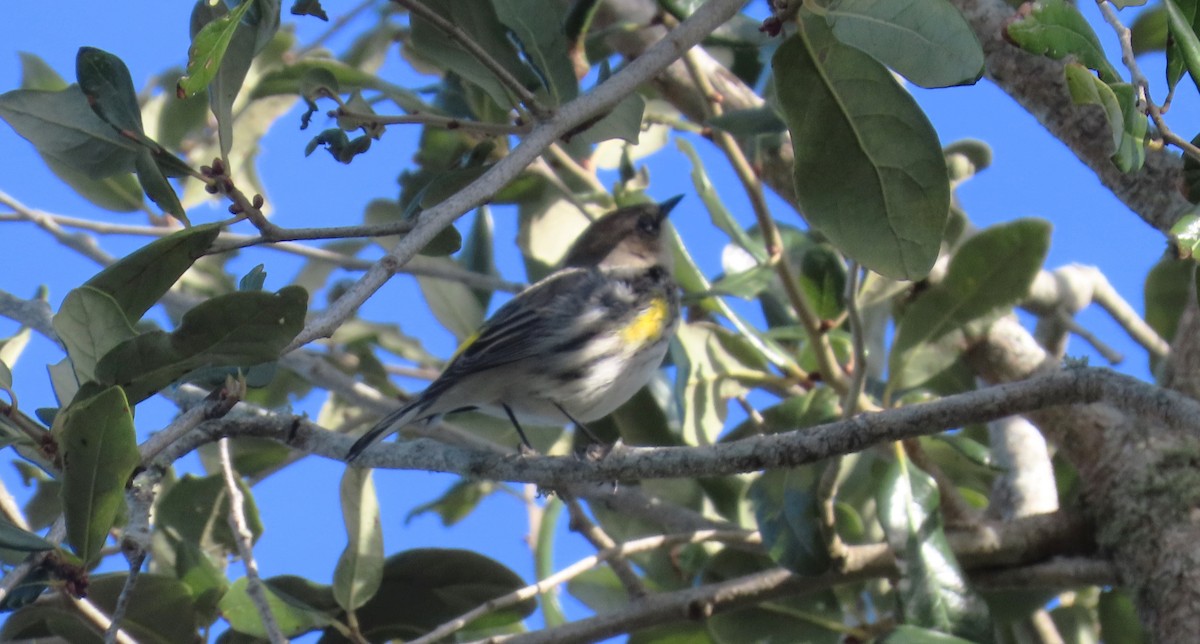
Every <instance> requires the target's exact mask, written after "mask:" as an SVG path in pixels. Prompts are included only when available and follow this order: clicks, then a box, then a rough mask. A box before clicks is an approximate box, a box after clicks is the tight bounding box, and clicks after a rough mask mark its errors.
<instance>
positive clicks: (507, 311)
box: [444, 269, 604, 375]
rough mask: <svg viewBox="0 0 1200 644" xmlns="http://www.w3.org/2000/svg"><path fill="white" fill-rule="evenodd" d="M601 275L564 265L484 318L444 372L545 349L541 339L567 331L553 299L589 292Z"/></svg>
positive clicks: (481, 366)
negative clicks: (567, 267)
mask: <svg viewBox="0 0 1200 644" xmlns="http://www.w3.org/2000/svg"><path fill="white" fill-rule="evenodd" d="M603 279H604V278H603V276H602V275H600V273H599V272H597V271H594V270H590V269H567V270H561V271H558V272H557V273H554V274H552V275H550V276H549V277H547V278H545V279H543V280H542V281H540V282H538V283H537V284H535V285H533V286H531V287H530V288H528V289H526V290H524V291H522V292H521V293H520V294H518V295H517V296H516V297H514V298H513V299H512V300H509V302H508V303H506V304H505V305H504V306H502V307H500V309H499V310H497V311H496V314H495V315H493V316H492V317H491V318H489V319H488V320H487V322H484V324H483V326H482V327H481V328H480V329H479V331H478V332H476V334H475V336H474V338H473V339H470V340H468V341H467V342H465V343H464V344H463V346H462V347H461V348H460V349H459V351H458V353H457V354H456V355H455V356H454V358H453V359H452V360H451V361H450V364H449V365H448V366H447V367H446V371H445V373H444V375H450V374H452V373H454V374H466V373H473V372H478V371H484V370H487V369H492V368H495V367H498V366H500V365H504V364H508V363H510V362H515V361H517V360H523V359H525V358H529V357H532V356H534V355H537V354H538V353H539V352H542V351H545V349H546V347H547V346H548V345H547V344H546V342H545V340H547V339H548V338H552V337H556V336H561V335H562V334H563V333H564V332H565V331H567V329H565V328H564V323H565V322H566V320H564V319H563V318H562V313H564V312H563V311H562V309H561V307H560V306H557V305H555V303H554V301H555V300H556V299H558V298H562V297H578V294H579V293H586V292H590V291H591V290H592V286H593V285H592V284H591V283H592V282H593V281H595V280H603ZM547 311H555V312H557V313H558V315H554V314H547V313H546V312H547Z"/></svg>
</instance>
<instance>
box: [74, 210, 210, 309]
mask: <svg viewBox="0 0 1200 644" xmlns="http://www.w3.org/2000/svg"><path fill="white" fill-rule="evenodd" d="M220 233H221V227H220V225H218V224H203V225H200V226H192V227H191V228H186V229H184V230H180V231H178V232H175V233H172V234H170V235H167V236H166V237H163V238H161V239H156V240H154V241H152V242H150V243H149V244H146V245H145V246H142V247H141V248H139V249H137V250H135V251H134V252H132V253H130V254H129V255H126V256H125V257H123V258H121V260H120V261H118V262H116V263H115V264H111V265H109V266H108V267H106V268H105V269H104V270H102V271H100V272H99V273H96V275H94V276H93V277H92V278H91V279H89V280H88V281H87V282H85V283H84V286H88V287H91V288H94V289H97V290H100V291H103V292H105V293H107V294H109V295H110V296H112V298H113V299H114V300H115V301H116V302H117V304H119V305H120V307H121V310H122V311H123V312H124V314H125V317H126V318H127V319H128V320H129V321H130V322H136V321H138V320H140V319H141V318H142V316H143V315H145V314H146V311H149V310H150V307H152V306H154V304H155V303H156V302H158V300H159V298H161V297H162V296H163V295H164V294H165V293H166V292H167V291H168V290H170V289H171V287H172V286H173V285H174V284H175V282H177V281H178V280H179V278H180V277H182V276H183V274H184V273H186V272H187V270H188V269H189V268H191V266H192V264H193V263H194V262H195V261H196V260H197V259H199V258H200V257H202V256H203V255H204V251H206V250H208V248H209V246H211V245H212V243H213V242H214V241H216V239H217V235H219V234H220Z"/></svg>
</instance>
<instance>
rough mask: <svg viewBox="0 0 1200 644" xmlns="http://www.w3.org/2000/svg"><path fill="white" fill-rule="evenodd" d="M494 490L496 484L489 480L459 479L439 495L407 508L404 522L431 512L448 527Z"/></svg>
mask: <svg viewBox="0 0 1200 644" xmlns="http://www.w3.org/2000/svg"><path fill="white" fill-rule="evenodd" d="M495 490H496V484H495V483H493V482H491V481H468V480H466V479H463V480H460V481H458V482H457V483H455V484H454V485H451V486H450V488H449V489H447V490H446V492H445V493H443V494H442V495H441V496H440V497H438V498H436V499H434V500H432V501H430V502H428V503H422V504H421V505H418V506H417V507H415V508H413V509H412V510H409V512H408V514H407V515H405V517H404V523H405V524H406V525H407V524H408V523H410V522H411V521H412V520H413V519H415V518H417V517H419V516H421V515H423V514H427V513H429V512H433V513H436V514H437V515H438V516H439V517H441V519H442V525H443V526H445V527H450V526H452V525H454V524H456V523H458V522H459V521H461V520H463V519H464V518H466V516H467V515H468V514H470V513H471V511H472V510H474V509H475V508H476V507H477V506H478V505H479V502H480V501H482V500H483V499H485V498H487V496H488V495H490V494H491V493H492V492H494V491H495Z"/></svg>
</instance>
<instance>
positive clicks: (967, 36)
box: [825, 0, 983, 87]
mask: <svg viewBox="0 0 1200 644" xmlns="http://www.w3.org/2000/svg"><path fill="white" fill-rule="evenodd" d="M825 21H826V22H827V23H828V24H829V27H830V29H832V30H833V35H834V37H836V38H837V39H838V40H840V41H842V42H843V43H845V44H847V45H850V46H851V47H855V48H857V49H861V50H862V51H865V52H867V53H868V54H870V55H871V56H872V57H874V58H875V60H878V61H879V62H881V63H883V64H884V65H887V66H888V67H890V68H892V69H894V70H896V71H897V72H898V73H899V74H900V75H902V76H904V77H905V78H907V79H908V80H910V81H912V82H914V83H916V84H917V85H920V86H921V87H949V86H951V85H968V84H972V83H974V82H975V81H977V80H979V77H980V76H982V75H983V47H981V46H980V44H979V39H977V38H976V37H975V32H974V31H972V30H971V25H969V24H968V23H967V20H966V19H965V18H963V15H962V14H961V13H960V12H959V11H958V9H956V8H955V7H954V5H952V4H950V3H949V2H946V1H945V0H891V1H890V2H875V1H874V0H835V1H834V2H832V3H830V4H829V6H828V8H827V9H826V12H825Z"/></svg>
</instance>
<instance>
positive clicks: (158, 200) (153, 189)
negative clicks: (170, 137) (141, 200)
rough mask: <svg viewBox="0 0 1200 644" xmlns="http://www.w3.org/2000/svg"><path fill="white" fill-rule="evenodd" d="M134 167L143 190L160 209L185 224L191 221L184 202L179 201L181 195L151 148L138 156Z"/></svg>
mask: <svg viewBox="0 0 1200 644" xmlns="http://www.w3.org/2000/svg"><path fill="white" fill-rule="evenodd" d="M134 169H135V170H137V179H138V183H139V184H141V186H142V190H143V191H144V192H145V193H146V196H147V197H150V200H151V201H153V202H154V203H155V204H156V205H157V206H158V207H159V209H160V210H162V211H163V212H164V213H166V214H169V215H172V216H174V217H175V218H176V219H178V220H180V221H182V222H184V223H185V224H187V223H189V222H188V219H187V214H186V213H185V212H184V211H183V204H181V203H179V195H177V194H175V188H173V187H171V183H170V182H169V181H167V177H166V175H165V174H163V170H162V168H161V167H159V165H158V162H156V161H155V159H154V155H153V154H151V153H150V151H149V150H145V151H143V152H142V153H141V154H139V155H138V156H137V160H135V161H134Z"/></svg>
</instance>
